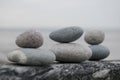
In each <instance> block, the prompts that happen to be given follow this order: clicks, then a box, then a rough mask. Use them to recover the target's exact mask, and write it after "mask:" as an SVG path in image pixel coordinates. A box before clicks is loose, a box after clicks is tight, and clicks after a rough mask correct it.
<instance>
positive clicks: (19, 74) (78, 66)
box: [0, 60, 120, 80]
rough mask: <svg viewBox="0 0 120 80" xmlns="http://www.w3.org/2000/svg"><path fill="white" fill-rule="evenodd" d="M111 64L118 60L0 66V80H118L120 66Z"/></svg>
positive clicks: (119, 77) (119, 78) (119, 79)
mask: <svg viewBox="0 0 120 80" xmlns="http://www.w3.org/2000/svg"><path fill="white" fill-rule="evenodd" d="M112 62H120V60H113V61H87V62H83V63H56V64H51V65H49V66H21V65H13V64H3V65H0V80H120V64H114V63H112ZM101 73H103V74H101ZM98 74H101V75H100V76H99V75H98ZM93 75H94V76H93Z"/></svg>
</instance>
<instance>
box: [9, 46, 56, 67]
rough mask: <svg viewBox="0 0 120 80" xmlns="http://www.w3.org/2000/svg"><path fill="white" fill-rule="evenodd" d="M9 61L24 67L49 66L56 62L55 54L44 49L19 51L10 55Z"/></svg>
mask: <svg viewBox="0 0 120 80" xmlns="http://www.w3.org/2000/svg"><path fill="white" fill-rule="evenodd" d="M7 57H8V60H10V61H12V62H15V63H18V64H23V65H47V64H51V63H53V62H54V61H55V59H56V56H55V54H54V53H53V52H51V51H49V50H44V49H39V50H38V49H28V48H26V49H22V48H21V49H17V50H14V51H12V52H10V53H9V54H8V56H7Z"/></svg>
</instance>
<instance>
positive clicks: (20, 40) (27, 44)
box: [16, 29, 43, 48]
mask: <svg viewBox="0 0 120 80" xmlns="http://www.w3.org/2000/svg"><path fill="white" fill-rule="evenodd" d="M42 44H43V37H42V35H41V33H40V31H38V30H34V29H33V30H28V31H26V32H24V33H22V34H20V35H19V36H18V37H17V39H16V45H18V46H19V47H21V48H39V47H40V46H42Z"/></svg>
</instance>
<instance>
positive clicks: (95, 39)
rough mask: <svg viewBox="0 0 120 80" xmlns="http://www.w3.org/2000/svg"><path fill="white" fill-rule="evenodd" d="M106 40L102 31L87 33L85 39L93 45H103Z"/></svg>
mask: <svg viewBox="0 0 120 80" xmlns="http://www.w3.org/2000/svg"><path fill="white" fill-rule="evenodd" d="M104 38H105V34H104V32H102V31H100V30H91V31H88V32H86V34H85V37H84V39H85V41H86V42H87V43H88V44H91V45H97V44H100V43H102V42H103V41H104Z"/></svg>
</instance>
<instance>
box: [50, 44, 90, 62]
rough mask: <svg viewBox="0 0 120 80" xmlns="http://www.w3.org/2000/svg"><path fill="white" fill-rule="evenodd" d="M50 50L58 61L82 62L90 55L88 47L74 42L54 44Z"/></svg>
mask: <svg viewBox="0 0 120 80" xmlns="http://www.w3.org/2000/svg"><path fill="white" fill-rule="evenodd" d="M50 50H51V51H52V52H53V53H54V54H55V55H56V60H57V61H60V62H83V61H85V60H88V59H89V58H90V57H91V56H92V51H91V49H90V48H89V47H87V46H83V45H81V44H76V43H64V44H56V45H54V46H53V47H51V49H50Z"/></svg>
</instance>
